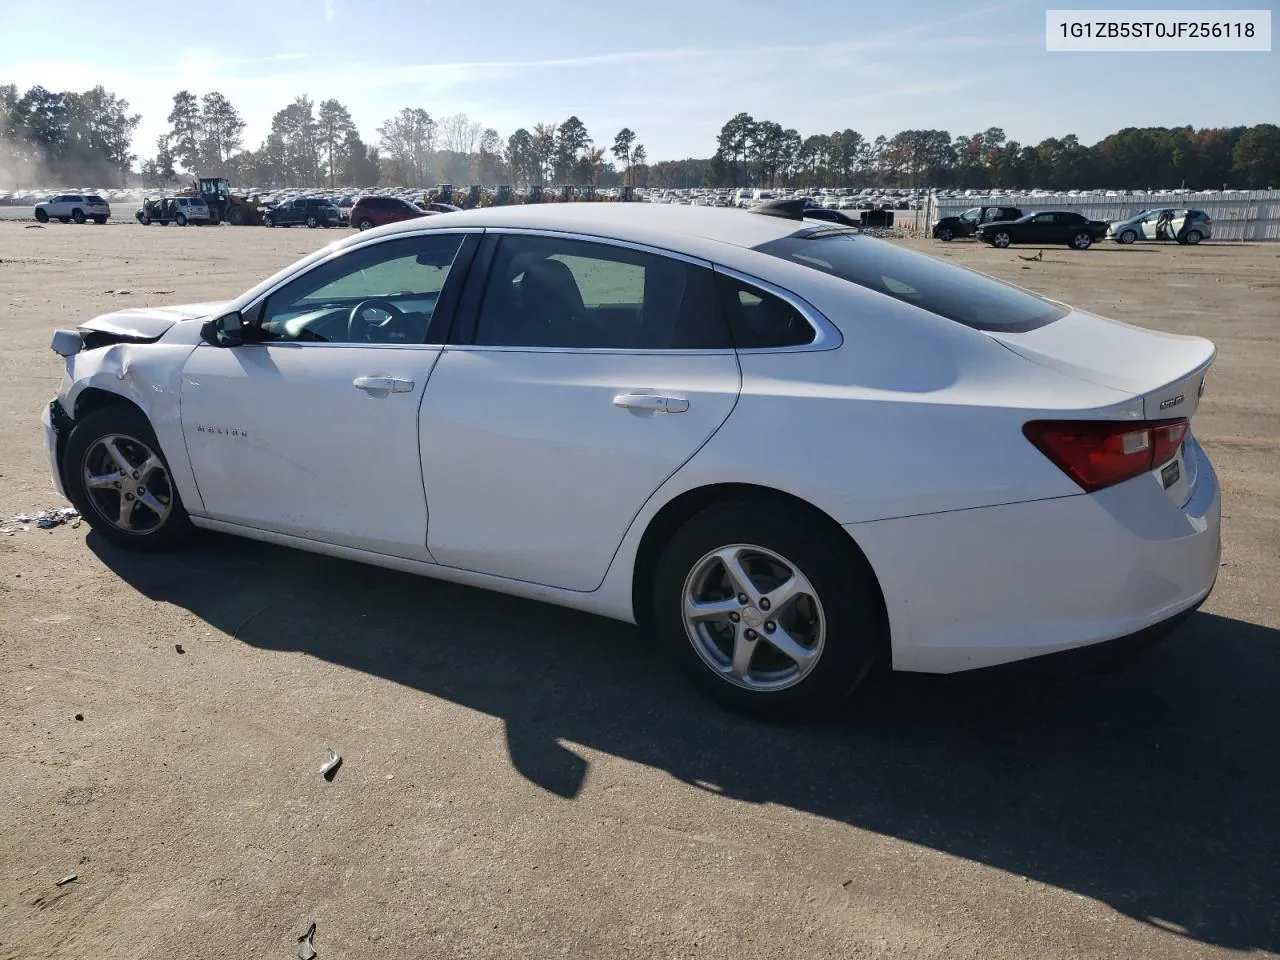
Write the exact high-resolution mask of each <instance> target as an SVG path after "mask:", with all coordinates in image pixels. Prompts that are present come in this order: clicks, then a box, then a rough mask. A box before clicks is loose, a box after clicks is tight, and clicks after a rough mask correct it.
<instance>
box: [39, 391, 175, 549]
mask: <svg viewBox="0 0 1280 960" xmlns="http://www.w3.org/2000/svg"><path fill="white" fill-rule="evenodd" d="M62 476H63V481H64V484H65V487H66V491H67V496H68V497H69V498H70V499H71V502H72V503H73V504H75V507H76V509H77V510H79V511H80V515H81V516H83V517H84V518H85V520H86V521H88V523H89V525H90V526H91V527H93V529H94V530H95V531H96V532H98V533H100V534H102V536H103V537H104V538H105V539H107V540H109V541H111V542H112V543H113V544H115V545H116V546H118V547H123V548H124V549H126V550H140V551H150V550H164V549H168V548H170V547H173V546H176V545H177V544H178V543H179V542H181V541H182V540H183V539H185V538H186V537H187V536H188V535H189V534H190V533H191V530H192V526H191V520H190V519H189V518H188V516H187V511H186V510H185V509H184V508H183V506H182V498H181V497H180V496H179V495H178V490H177V487H175V486H174V484H173V478H172V476H171V474H170V472H169V464H168V461H166V460H165V458H164V455H163V454H162V453H161V452H160V444H159V443H158V442H157V441H156V436H155V432H154V431H153V430H152V429H151V424H150V423H148V422H147V418H146V417H144V416H143V415H142V413H141V412H139V411H138V410H137V409H136V408H134V407H126V406H110V407H105V408H103V409H101V410H98V411H96V412H94V413H90V414H88V415H86V416H85V417H83V418H81V419H80V420H78V421H77V422H76V424H75V426H74V427H72V429H71V433H70V435H69V436H68V437H67V447H66V451H65V453H64V455H63V462H62Z"/></svg>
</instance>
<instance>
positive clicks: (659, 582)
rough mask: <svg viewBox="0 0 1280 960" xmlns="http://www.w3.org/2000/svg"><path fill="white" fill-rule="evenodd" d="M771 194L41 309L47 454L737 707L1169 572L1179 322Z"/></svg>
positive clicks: (493, 214) (1036, 638)
mask: <svg viewBox="0 0 1280 960" xmlns="http://www.w3.org/2000/svg"><path fill="white" fill-rule="evenodd" d="M760 214H763V215H760ZM802 216H803V211H802V210H801V209H800V208H799V207H796V208H795V209H792V207H789V206H787V205H786V204H774V205H771V206H766V207H764V208H757V210H756V211H754V212H752V213H746V212H739V211H722V210H713V209H702V208H678V207H664V206H660V205H645V204H554V205H547V206H534V205H531V206H523V207H505V208H490V209H485V210H476V211H468V212H464V213H454V214H448V215H446V216H440V217H429V218H423V219H420V220H413V221H408V222H405V223H401V224H395V225H391V226H388V227H383V228H379V229H376V230H371V231H368V232H364V233H360V234H358V235H355V236H351V237H349V238H347V239H345V240H342V241H340V242H338V243H336V244H333V245H331V246H329V247H326V248H325V249H323V250H320V251H318V252H317V253H315V254H313V255H312V256H309V257H307V258H305V259H304V260H302V261H300V262H298V263H296V264H294V265H293V266H290V267H288V268H287V269H285V270H283V271H281V272H280V273H278V274H276V275H275V276H274V277H272V278H270V279H269V280H267V281H265V282H264V283H262V284H260V285H259V286H257V287H255V288H254V289H252V290H250V291H248V292H247V293H245V294H243V295H242V296H240V297H238V298H236V299H235V300H232V301H230V302H227V303H218V304H196V305H193V306H187V307H175V308H171V309H157V310H126V311H121V312H119V313H114V314H108V315H107V316H104V317H99V318H98V319H96V320H93V321H91V322H88V323H86V324H84V325H82V326H81V327H79V328H78V329H76V330H63V331H58V333H57V334H56V335H55V336H54V341H53V348H54V350H55V351H56V352H57V353H59V354H60V355H61V356H63V357H64V358H65V362H66V377H65V379H64V381H63V383H62V387H61V389H60V391H59V393H58V396H57V398H56V399H55V400H54V401H53V402H52V403H51V404H50V405H49V407H48V409H47V411H46V413H45V418H44V419H45V425H46V430H47V439H48V449H49V455H50V458H51V461H52V465H53V473H54V477H55V482H56V483H57V485H58V486H59V489H61V490H63V491H65V493H66V495H67V496H68V498H69V499H70V500H71V501H72V503H74V504H75V505H76V507H77V508H78V509H79V510H80V511H81V512H82V513H83V514H84V516H85V518H86V519H87V520H88V522H89V523H90V524H92V525H93V527H94V528H95V529H96V530H97V531H98V532H100V533H101V535H102V536H103V537H105V538H107V539H108V540H110V541H111V542H112V543H115V544H117V545H119V546H122V547H125V548H130V549H140V550H150V549H159V548H168V547H172V546H174V545H175V544H177V543H178V542H179V541H181V540H183V539H184V538H185V537H186V536H187V534H188V533H189V532H190V530H191V528H192V527H193V526H194V527H206V528H210V529H214V530H221V531H225V532H229V533H234V534H240V535H243V536H247V537H253V538H256V539H259V540H265V541H270V542H273V543H279V544H286V545H290V546H295V547H300V548H303V549H307V550H315V551H319V552H322V553H327V554H330V555H333V556H339V557H345V558H349V559H354V560H360V561H365V562H369V563H374V564H381V565H383V566H386V567H392V568H395V569H399V570H406V571H411V572H415V573H421V574H426V575H429V576H435V577H441V578H444V579H448V580H453V581H457V582H459V583H465V584H470V585H473V586H479V587H487V588H491V589H495V590H499V591H503V592H507V593H512V594H517V595H520V596H523V597H529V598H534V599H538V600H544V601H548V602H551V603H556V604H561V605H564V606H568V607H575V608H578V609H582V610H587V611H591V612H594V613H598V614H602V615H605V616H609V617H614V618H617V619H621V620H627V621H634V622H639V623H642V624H644V625H645V626H646V629H647V631H648V634H649V635H650V636H653V637H655V638H656V639H658V640H660V641H661V642H663V643H665V644H666V645H668V646H669V648H670V650H671V651H672V653H673V654H674V655H675V656H676V657H677V658H678V659H679V660H680V661H681V663H682V664H683V665H684V667H685V668H686V669H687V670H688V672H689V674H690V676H691V677H692V678H693V679H694V681H695V682H696V683H697V684H698V685H699V686H700V687H701V688H702V689H703V690H704V691H706V692H707V693H709V694H710V695H712V696H713V697H715V698H717V699H718V700H720V701H722V702H725V703H728V704H729V705H732V706H734V707H737V708H741V709H747V710H753V711H756V712H759V713H768V714H779V713H790V712H794V711H797V710H804V709H810V708H816V707H825V706H828V705H830V704H833V703H836V702H838V701H840V700H841V699H842V698H843V697H845V695H847V694H848V693H849V692H850V691H851V690H852V689H853V688H854V687H855V686H856V685H857V684H858V682H859V681H860V680H861V679H862V678H863V677H864V676H865V675H866V674H867V672H868V670H869V669H870V668H871V667H872V665H873V664H875V663H877V662H880V663H883V664H885V665H887V666H891V667H893V668H896V669H900V670H917V671H931V672H951V671H957V670H964V669H969V668H973V667H982V666H988V665H994V664H1000V663H1005V662H1008V661H1013V660H1019V659H1023V658H1027V657H1032V656H1036V655H1039V654H1045V653H1053V652H1057V651H1065V650H1068V649H1072V648H1077V647H1085V646H1088V645H1092V644H1095V643H1098V642H1099V641H1106V640H1111V639H1113V638H1117V637H1121V636H1124V635H1128V634H1133V633H1135V632H1138V631H1143V630H1146V629H1147V628H1153V627H1157V626H1161V625H1168V624H1169V623H1171V622H1172V621H1173V619H1174V618H1176V617H1177V616H1178V615H1180V614H1182V613H1184V612H1186V611H1189V610H1191V609H1193V608H1195V607H1196V606H1198V605H1199V604H1200V603H1201V602H1202V601H1203V600H1204V598H1205V597H1206V596H1207V595H1208V593H1209V591H1210V589H1211V588H1212V586H1213V583H1214V579H1215V577H1216V574H1217V569H1218V556H1219V493H1218V483H1217V480H1216V478H1215V476H1214V472H1213V469H1212V467H1211V466H1210V463H1209V460H1208V459H1207V457H1206V456H1205V454H1204V451H1203V450H1202V449H1201V448H1200V446H1199V444H1197V443H1196V440H1195V438H1194V437H1193V436H1192V432H1191V428H1190V424H1191V419H1192V416H1193V415H1194V413H1195V411H1196V408H1197V405H1198V403H1199V399H1200V395H1201V392H1202V390H1203V384H1204V376H1205V372H1206V370H1207V369H1208V368H1209V366H1210V364H1211V363H1212V361H1213V358H1214V347H1213V345H1212V344H1211V343H1209V342H1208V341H1206V340H1202V339H1199V338H1191V337H1178V336H1170V335H1165V334H1160V333H1155V332H1152V331H1148V330H1143V329H1139V328H1137V327H1132V326H1128V325H1125V324H1120V323H1115V322H1112V321H1109V320H1105V319H1102V318H1099V317H1095V316H1091V315H1089V314H1086V313H1083V312H1080V311H1075V310H1072V309H1071V308H1070V307H1067V306H1065V305H1062V304H1059V303H1056V302H1053V301H1050V300H1047V299H1044V298H1042V297H1040V296H1038V295H1036V294H1033V293H1031V292H1029V291H1026V290H1023V289H1020V288H1018V287H1015V286H1012V285H1009V284H1006V283H1003V282H1001V281H997V280H994V279H991V278H989V277H986V276H983V275H981V274H978V273H974V272H971V271H968V270H964V269H961V268H958V267H955V266H952V265H949V264H945V263H942V262H939V261H937V260H934V259H932V258H929V257H925V256H923V255H920V254H916V253H913V252H910V251H908V250H905V249H903V248H901V247H898V246H895V245H893V244H889V243H885V242H882V241H880V240H876V239H872V238H871V237H867V236H863V235H860V234H858V233H857V232H855V231H850V230H847V229H845V228H842V227H840V226H837V225H828V224H814V223H808V222H805V221H804V220H803V219H802Z"/></svg>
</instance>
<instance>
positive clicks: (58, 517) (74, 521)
mask: <svg viewBox="0 0 1280 960" xmlns="http://www.w3.org/2000/svg"><path fill="white" fill-rule="evenodd" d="M64 523H69V524H71V526H72V527H78V526H80V512H79V511H78V510H76V508H75V507H58V508H56V509H54V510H40V511H38V512H36V513H18V514H14V515H13V516H12V517H10V518H9V519H8V520H0V528H5V527H14V526H16V527H17V528H18V529H19V530H30V529H31V528H30V527H29V526H27V525H28V524H35V525H36V528H37V529H39V530H51V529H52V528H54V527H60V526H62V525H63V524H64Z"/></svg>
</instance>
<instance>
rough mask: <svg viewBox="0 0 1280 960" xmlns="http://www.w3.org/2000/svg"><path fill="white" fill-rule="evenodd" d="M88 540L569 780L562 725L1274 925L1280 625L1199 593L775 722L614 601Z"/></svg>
mask: <svg viewBox="0 0 1280 960" xmlns="http://www.w3.org/2000/svg"><path fill="white" fill-rule="evenodd" d="M89 545H90V547H91V549H93V551H94V552H95V553H96V554H97V555H98V556H99V557H100V558H101V559H102V561H103V562H104V563H106V564H107V565H108V566H109V567H111V568H112V569H113V570H114V571H115V572H116V573H118V574H119V575H120V576H121V577H122V578H124V580H125V581H127V582H128V583H129V584H131V585H132V586H133V587H134V588H136V589H137V590H139V591H141V592H142V593H143V594H144V595H146V596H147V597H149V598H151V599H154V600H162V601H165V602H168V603H173V604H177V605H179V606H182V607H184V608H186V609H187V610H190V611H191V612H193V613H194V614H196V615H197V616H199V617H201V618H202V619H203V620H205V621H206V622H207V623H209V624H210V625H212V626H214V627H216V628H217V629H219V630H222V631H224V632H226V633H228V634H231V635H233V636H234V637H235V638H236V639H238V640H239V641H241V642H243V643H247V644H250V645H252V646H254V647H258V648H262V649H269V650H290V651H294V650H296V651H301V652H304V653H306V654H309V655H311V656H314V657H318V658H321V659H323V660H327V661H330V662H332V663H334V664H338V665H341V666H344V667H348V668H350V669H353V670H359V671H363V672H365V673H368V674H372V675H375V676H379V677H384V678H386V679H389V680H392V681H394V682H395V683H398V684H404V685H408V686H410V687H413V688H416V689H418V690H421V691H422V692H423V693H424V694H427V695H430V696H437V697H443V698H446V699H448V700H451V701H454V702H456V703H459V704H462V705H465V706H467V707H470V708H472V709H476V710H481V711H484V712H486V713H488V714H491V715H493V716H496V717H500V718H502V719H503V720H504V721H505V724H506V730H507V738H508V747H509V751H510V757H511V761H512V764H513V765H514V766H515V767H516V768H517V769H518V770H519V771H520V773H521V774H523V775H524V776H525V777H527V778H528V779H529V780H531V781H532V782H534V783H536V784H538V785H539V786H541V787H542V788H544V789H546V790H548V791H550V792H551V793H553V794H556V795H558V796H560V797H564V798H566V799H568V800H571V799H572V798H573V797H574V796H575V795H576V794H577V791H578V789H579V787H580V786H581V784H582V782H583V779H584V777H585V774H586V769H587V762H586V761H584V760H583V759H582V758H581V757H579V756H578V755H577V754H575V753H573V752H572V751H570V750H569V749H567V748H565V747H564V746H562V745H561V743H560V741H562V740H563V741H569V742H573V743H579V744H582V745H584V746H586V747H589V748H592V749H595V750H602V751H605V752H607V753H609V754H611V755H615V756H618V757H621V758H624V759H627V760H630V761H634V762H636V763H642V764H647V765H649V766H652V767H656V768H659V769H662V770H665V771H667V772H669V773H670V774H671V775H672V776H675V777H677V778H679V779H680V780H682V781H685V782H687V783H690V784H694V785H697V786H698V787H699V788H701V789H706V790H710V791H713V792H715V793H718V794H721V795H723V796H725V797H732V798H736V799H739V800H744V801H748V802H755V803H773V804H781V805H784V806H787V807H791V808H793V809H795V810H798V811H802V812H805V813H810V814H815V815H817V816H821V817H825V818H829V819H831V820H834V821H840V822H844V823H848V824H851V825H853V826H856V827H859V828H862V829H866V830H873V831H876V832H878V833H881V834H886V835H889V836H894V837H900V838H902V839H904V840H908V841H910V842H912V843H916V844H923V845H926V846H928V847H932V848H934V849H937V850H940V851H945V852H947V853H950V854H954V855H956V856H961V857H966V858H968V859H970V860H974V861H978V862H980V863H984V864H988V865H991V866H993V867H996V868H999V869H1001V870H1006V871H1010V872H1013V873H1015V874H1020V875H1023V876H1027V877H1030V878H1032V879H1035V880H1039V881H1042V882H1044V883H1048V884H1052V885H1053V886H1056V887H1059V888H1062V889H1065V890H1071V891H1074V892H1076V893H1079V894H1081V895H1084V896H1087V897H1092V898H1096V899H1098V900H1100V901H1103V902H1105V903H1107V904H1109V905H1111V906H1112V907H1114V908H1115V909H1117V910H1119V911H1122V912H1123V913H1125V914H1127V915H1129V916H1131V917H1134V918H1137V919H1139V920H1141V921H1143V922H1146V923H1150V924H1153V925H1156V926H1159V927H1161V928H1163V929H1166V930H1171V931H1174V932H1177V933H1179V934H1182V935H1184V936H1186V937H1189V938H1192V939H1194V940H1197V941H1201V942H1204V943H1210V944H1215V945H1220V946H1224V947H1229V948H1234V949H1238V950H1248V949H1259V948H1262V949H1276V948H1277V947H1278V946H1280V842H1278V840H1280V817H1278V816H1277V810H1278V808H1277V806H1276V803H1277V800H1276V798H1277V797H1278V796H1280V750H1277V747H1278V746H1280V708H1278V707H1277V695H1276V691H1277V689H1280V657H1278V656H1277V653H1280V631H1277V630H1274V629H1271V628H1268V627H1262V626H1257V625H1254V624H1250V623H1245V622H1241V621H1238V620H1232V619H1227V618H1224V617H1219V616H1213V615H1209V614H1204V613H1199V614H1195V615H1194V616H1192V617H1191V618H1190V619H1189V620H1187V621H1186V622H1185V624H1184V625H1183V626H1182V627H1181V628H1180V629H1179V630H1178V631H1177V632H1176V633H1175V634H1173V635H1172V636H1170V637H1169V638H1168V639H1167V640H1166V641H1164V642H1163V643H1162V644H1160V645H1158V646H1157V647H1155V648H1153V649H1149V650H1146V651H1145V652H1143V653H1141V654H1140V655H1138V656H1137V657H1136V658H1132V659H1130V660H1128V661H1127V662H1122V663H1120V664H1118V665H1115V664H1113V665H1112V667H1111V668H1110V669H1109V670H1107V671H1104V672H1090V673H1085V674H1079V673H1077V674H1076V675H1074V676H1072V675H1066V674H1058V673H1056V672H1054V671H1039V672H1033V673H1031V674H1030V675H1029V676H1023V675H1021V674H1019V673H1017V672H1016V671H1015V672H1013V673H1012V674H1006V673H1000V672H998V671H997V672H995V673H981V674H968V675H961V676H955V677H923V676H909V675H898V676H892V677H886V678H884V679H883V680H881V681H879V682H877V683H874V684H872V685H871V686H870V687H868V688H865V689H864V690H863V691H861V692H860V693H859V695H858V696H857V697H856V700H855V702H854V703H852V704H851V705H850V706H849V707H848V708H847V709H845V710H843V711H842V712H841V714H840V715H839V716H838V717H835V718H832V719H829V720H826V721H823V722H820V723H811V724H808V725H799V726H797V725H790V726H784V725H768V724H762V723H758V722H753V721H750V720H747V719H744V718H741V717H737V716H734V715H731V714H728V713H725V712H722V711H720V710H718V709H716V708H714V707H712V706H710V705H709V704H707V703H705V702H704V701H702V700H701V699H700V698H699V697H698V696H697V695H696V694H695V693H694V692H693V690H692V689H691V688H689V687H688V686H687V685H686V684H685V683H684V681H683V679H682V678H681V677H680V676H679V675H678V674H676V673H675V672H674V670H673V669H672V668H671V667H669V666H668V665H667V664H666V662H665V661H664V660H663V659H662V658H661V657H659V656H658V655H656V654H655V653H654V652H653V651H652V649H651V645H649V644H647V643H646V642H645V640H644V638H643V637H642V635H641V634H640V632H639V631H638V630H636V629H635V628H633V627H629V626H626V625H623V624H618V623H614V622H612V621H608V620H602V619H599V618H596V617H592V616H588V615H585V614H578V613H574V612H572V611H566V610H562V609H558V608H554V607H550V606H546V605H541V604H536V603H532V602H528V601H523V600H517V599H515V598H511V597H505V596H500V595H497V594H492V593H488V592H485V591H481V590H474V589H469V588H465V587H458V586H454V585H451V584H447V583H443V582H437V581H433V580H429V579H425V578H420V577H414V576H410V575H407V574H399V573H394V572H390V571H386V570H381V569H377V568H374V567H367V566H363V565H359V564H354V563H348V562H345V561H340V560H334V559H330V558H325V557H321V556H317V555H311V554H305V553H301V552H297V551H292V550H287V549H283V548H277V547H272V546H266V545H263V544H258V543H254V542H250V541H245V540H238V539H235V538H231V537H225V536H217V535H209V534H205V535H202V536H201V538H200V542H199V544H198V548H196V549H192V550H190V551H187V552H183V553H178V554H172V555H167V556H163V557H156V556H146V555H134V554H126V553H122V552H120V551H119V550H116V549H115V548H113V547H111V546H110V545H109V544H107V543H106V542H105V541H104V540H102V538H101V537H99V536H97V535H96V534H90V536H89ZM694 730H696V731H697V735H696V736H694V735H691V733H690V732H691V731H694Z"/></svg>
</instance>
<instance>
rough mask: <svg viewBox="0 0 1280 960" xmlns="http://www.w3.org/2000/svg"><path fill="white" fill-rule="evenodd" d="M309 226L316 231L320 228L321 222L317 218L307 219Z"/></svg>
mask: <svg viewBox="0 0 1280 960" xmlns="http://www.w3.org/2000/svg"><path fill="white" fill-rule="evenodd" d="M307 226H308V227H310V228H311V229H312V230H314V229H315V228H316V227H318V226H320V221H319V220H317V219H316V218H315V217H307Z"/></svg>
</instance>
